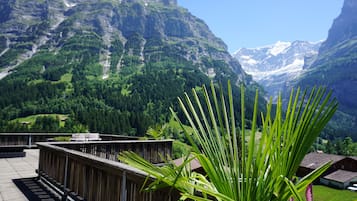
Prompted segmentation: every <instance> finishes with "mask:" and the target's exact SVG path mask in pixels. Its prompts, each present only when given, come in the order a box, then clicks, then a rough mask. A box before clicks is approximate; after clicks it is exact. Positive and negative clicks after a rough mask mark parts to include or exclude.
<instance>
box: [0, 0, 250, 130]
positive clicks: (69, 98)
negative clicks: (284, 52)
mask: <svg viewBox="0 0 357 201" xmlns="http://www.w3.org/2000/svg"><path fill="white" fill-rule="evenodd" d="M0 16H1V18H0V79H1V80H0V94H1V95H0V109H1V110H0V131H2V132H11V131H19V132H20V131H51V132H58V131H64V132H67V131H72V132H76V131H82V130H86V129H88V130H89V131H91V132H102V133H120V134H130V135H142V134H144V133H145V131H146V129H147V128H148V126H149V125H152V124H155V123H163V122H165V121H167V120H168V119H169V112H168V108H169V106H173V107H175V106H176V102H177V101H176V97H177V96H181V95H182V94H183V92H184V91H189V90H190V89H191V88H194V87H196V86H200V85H202V84H207V83H209V82H210V80H214V81H215V82H217V83H218V82H221V83H226V81H227V80H228V79H230V80H232V81H233V82H234V83H236V84H238V83H245V84H246V85H248V88H251V87H249V86H251V85H250V84H251V77H250V76H248V75H247V74H246V73H245V72H244V71H243V70H242V68H241V66H240V64H239V63H238V61H236V60H235V59H233V58H232V57H231V56H230V54H229V53H228V52H227V48H226V45H225V44H224V43H223V42H222V40H220V39H219V38H217V37H215V36H214V35H213V34H212V32H211V31H210V30H209V28H208V27H207V25H206V24H205V23H204V22H203V21H202V20H200V19H198V18H196V17H195V16H193V15H191V14H190V13H189V12H188V11H187V10H186V9H183V8H181V7H179V6H177V5H176V1H175V0H162V1H160V0H146V1H144V0H143V1H140V0H130V1H129V0H128V1H124V0H123V1H114V0H113V1H111V0H51V1H45V0H27V1H24V0H0ZM248 94H249V91H248ZM237 100H238V99H237ZM44 114H58V115H57V118H52V116H45V115H44ZM58 122H61V123H60V124H59V125H58ZM49 125H50V126H49ZM46 126H47V127H46Z"/></svg>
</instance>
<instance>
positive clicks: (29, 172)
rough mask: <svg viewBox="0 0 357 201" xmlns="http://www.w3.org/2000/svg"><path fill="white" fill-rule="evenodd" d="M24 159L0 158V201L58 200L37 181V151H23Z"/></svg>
mask: <svg viewBox="0 0 357 201" xmlns="http://www.w3.org/2000/svg"><path fill="white" fill-rule="evenodd" d="M24 151H25V152H26V156H25V157H16V158H0V201H10V200H11V201H27V200H30V201H37V200H41V201H45V200H47V201H50V200H58V199H57V198H56V197H55V196H54V195H53V194H52V193H51V192H49V191H48V190H47V189H46V188H44V187H43V186H42V185H41V183H40V182H39V181H37V179H36V177H37V174H36V172H35V170H36V169H37V168H38V158H39V150H38V149H25V150H24Z"/></svg>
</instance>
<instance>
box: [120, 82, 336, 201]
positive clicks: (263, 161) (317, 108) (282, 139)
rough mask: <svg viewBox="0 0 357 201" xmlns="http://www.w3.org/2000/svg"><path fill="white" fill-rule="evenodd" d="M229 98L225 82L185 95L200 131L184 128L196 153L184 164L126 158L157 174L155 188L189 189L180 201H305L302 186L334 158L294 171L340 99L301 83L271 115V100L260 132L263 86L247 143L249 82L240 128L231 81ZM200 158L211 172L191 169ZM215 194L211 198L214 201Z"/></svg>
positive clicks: (184, 108) (182, 101)
mask: <svg viewBox="0 0 357 201" xmlns="http://www.w3.org/2000/svg"><path fill="white" fill-rule="evenodd" d="M227 88H228V91H227V93H226V94H227V97H226V96H225V95H224V94H225V93H224V91H223V89H222V87H220V88H219V93H216V86H215V85H214V84H213V83H212V84H211V87H210V88H209V89H210V91H209V90H208V89H207V88H206V87H205V86H203V96H199V95H198V94H197V92H196V91H195V90H192V94H193V96H192V97H193V98H190V96H188V94H185V95H184V98H183V99H181V98H179V105H180V106H181V109H182V111H183V113H184V114H185V116H186V119H187V121H188V122H189V123H190V126H191V127H192V129H193V132H192V134H191V133H190V134H189V133H188V132H187V131H185V127H184V126H183V125H182V124H181V121H180V119H179V118H178V117H177V115H176V114H175V112H174V111H173V110H172V109H171V111H172V113H173V116H174V118H175V119H176V120H177V121H178V122H180V124H181V127H182V129H183V130H184V131H185V133H186V136H187V138H188V139H189V141H190V143H191V145H192V147H193V149H192V150H193V151H192V153H191V155H190V157H187V160H186V161H185V162H184V163H183V164H182V165H179V166H175V165H170V166H166V167H156V166H154V165H152V164H150V163H148V162H144V161H143V159H140V158H139V157H138V156H136V155H135V154H133V153H123V154H122V155H121V156H120V160H122V161H124V162H126V163H128V164H129V165H132V166H134V167H136V168H138V169H141V170H143V171H145V172H147V173H148V174H149V175H151V176H153V177H155V178H156V179H157V180H156V181H155V182H153V183H151V184H150V185H149V187H150V188H149V189H157V188H159V187H164V186H173V187H174V188H176V189H177V190H179V191H180V192H181V193H182V197H181V199H183V200H184V199H192V200H235V201H236V200H238V201H239V200H241V201H246V200H257V201H270V200H284V201H285V200H288V199H289V198H290V197H295V198H296V199H298V200H302V198H301V197H300V196H299V192H301V191H303V190H304V189H305V188H306V187H307V186H308V185H309V184H310V183H311V182H312V181H313V180H314V179H316V178H317V177H318V176H319V175H321V174H322V173H323V171H325V170H326V169H327V168H328V167H329V165H330V164H325V165H323V166H322V167H321V168H319V169H317V170H316V171H314V172H312V173H311V174H309V175H308V176H306V177H304V178H302V179H300V180H297V178H296V177H295V173H296V171H297V169H298V167H299V165H300V163H301V161H302V160H303V158H304V156H305V154H306V153H307V151H308V150H309V148H310V147H311V145H312V144H313V142H314V140H315V139H316V137H317V136H318V135H319V133H320V132H321V131H322V129H323V128H324V126H325V125H326V124H327V122H328V121H329V119H330V118H331V117H332V115H333V114H334V112H335V111H336V109H337V102H336V100H331V93H327V94H326V90H325V89H323V88H314V89H312V90H311V92H310V93H308V92H307V91H306V90H305V91H303V92H301V90H300V89H298V90H296V92H295V91H292V92H291V95H290V98H289V102H288V104H287V108H286V110H283V104H282V98H281V96H279V98H278V102H277V105H276V110H275V111H274V116H272V112H273V111H272V108H273V107H272V105H273V104H272V101H271V100H270V102H269V103H268V104H267V112H266V114H262V113H261V114H260V115H261V119H262V122H260V124H261V132H260V133H261V138H260V139H259V141H256V133H257V130H258V126H257V125H258V122H257V116H258V114H259V111H258V92H256V96H255V100H254V107H253V108H254V111H253V114H252V119H250V120H251V122H252V127H251V134H250V137H249V140H248V142H246V124H245V121H246V111H245V108H246V106H245V104H246V103H245V88H244V87H243V86H242V87H241V93H240V96H241V110H240V111H241V116H240V129H239V127H238V126H237V121H236V118H235V115H234V111H235V109H234V107H233V105H234V104H233V94H232V87H231V84H230V82H229V83H228V87H227ZM194 158H195V159H197V160H198V161H199V163H200V164H201V166H202V168H203V169H204V171H205V173H206V175H201V174H199V173H192V172H190V169H189V168H187V166H188V164H189V161H190V160H193V159H194ZM211 198H212V199H211Z"/></svg>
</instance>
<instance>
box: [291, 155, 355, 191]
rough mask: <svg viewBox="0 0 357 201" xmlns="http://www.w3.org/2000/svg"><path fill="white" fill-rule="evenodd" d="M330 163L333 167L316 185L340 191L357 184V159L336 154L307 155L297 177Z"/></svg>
mask: <svg viewBox="0 0 357 201" xmlns="http://www.w3.org/2000/svg"><path fill="white" fill-rule="evenodd" d="M330 161H331V163H332V164H331V167H330V168H329V169H328V170H327V171H325V172H324V173H323V174H322V175H321V177H320V178H318V179H317V180H316V181H315V183H320V184H324V185H327V186H330V187H334V188H340V189H345V188H347V187H348V186H349V185H351V184H354V183H357V157H348V156H340V155H334V154H325V153H316V152H313V153H309V154H307V155H306V156H305V158H304V160H303V161H302V162H301V164H300V167H299V170H298V172H297V176H298V177H303V176H305V175H307V174H309V173H310V172H312V171H314V170H315V169H317V168H318V167H320V166H321V165H323V164H325V163H327V162H330Z"/></svg>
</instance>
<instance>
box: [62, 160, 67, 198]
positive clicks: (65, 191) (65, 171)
mask: <svg viewBox="0 0 357 201" xmlns="http://www.w3.org/2000/svg"><path fill="white" fill-rule="evenodd" d="M67 178H68V153H67V154H66V163H65V166H64V181H63V196H62V201H66V200H67V196H68V192H67V190H66V188H67Z"/></svg>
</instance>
